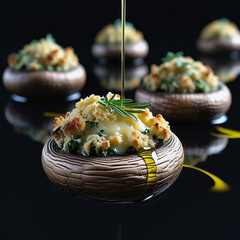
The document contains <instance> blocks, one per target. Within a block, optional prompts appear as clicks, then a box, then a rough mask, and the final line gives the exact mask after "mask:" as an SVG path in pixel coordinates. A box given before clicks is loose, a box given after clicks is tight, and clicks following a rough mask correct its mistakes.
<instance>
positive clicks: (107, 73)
mask: <svg viewBox="0 0 240 240" xmlns="http://www.w3.org/2000/svg"><path fill="white" fill-rule="evenodd" d="M125 69H126V71H125V83H124V88H125V90H133V89H135V88H137V87H138V86H139V85H140V83H141V79H142V78H143V77H144V76H145V75H146V74H147V72H148V67H147V65H146V64H142V65H136V66H135V65H129V64H127V65H126V68H125ZM93 71H94V74H95V75H96V76H97V77H98V78H99V79H100V84H101V86H102V87H104V88H105V89H108V90H115V91H120V90H121V72H120V68H119V65H116V64H108V65H100V64H98V65H95V66H94V69H93Z"/></svg>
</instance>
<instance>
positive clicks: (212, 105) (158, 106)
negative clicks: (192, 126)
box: [135, 83, 232, 122]
mask: <svg viewBox="0 0 240 240" xmlns="http://www.w3.org/2000/svg"><path fill="white" fill-rule="evenodd" d="M135 100H136V101H137V102H147V103H149V102H150V103H151V104H152V105H151V107H150V109H151V111H152V112H153V113H154V114H158V113H161V114H162V115H163V116H164V118H166V119H168V120H169V121H176V122H198V121H210V120H212V119H216V118H218V117H220V116H221V115H223V114H225V113H226V112H227V111H228V109H229V108H230V106H231V102H232V96H231V93H230V90H229V89H228V87H227V86H226V85H225V84H224V83H220V88H219V90H217V91H215V92H209V93H161V92H150V91H146V90H145V89H143V88H139V89H137V91H136V93H135Z"/></svg>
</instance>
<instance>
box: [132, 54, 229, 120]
mask: <svg viewBox="0 0 240 240" xmlns="http://www.w3.org/2000/svg"><path fill="white" fill-rule="evenodd" d="M162 60H163V64H161V65H160V66H156V65H152V67H151V72H150V74H149V75H148V76H146V77H145V78H144V81H143V87H142V88H139V89H138V90H137V91H136V93H135V99H136V101H139V102H151V104H152V106H151V110H152V111H153V112H154V113H159V112H160V113H162V114H163V115H164V116H165V117H166V118H167V119H168V120H169V121H183V122H194V121H209V120H212V119H216V118H218V117H220V116H221V115H223V114H224V113H226V112H227V110H228V109H229V107H230V105H231V93H230V91H229V89H228V87H227V86H226V85H225V84H223V83H221V82H219V81H218V78H217V76H215V75H214V73H213V71H212V69H211V68H210V67H209V66H205V65H203V64H202V63H201V62H199V61H194V60H193V59H192V58H191V57H183V56H182V53H181V52H178V53H176V54H174V53H172V52H169V53H168V54H167V56H166V57H165V58H163V59H162Z"/></svg>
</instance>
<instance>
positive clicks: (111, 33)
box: [92, 20, 148, 59]
mask: <svg viewBox="0 0 240 240" xmlns="http://www.w3.org/2000/svg"><path fill="white" fill-rule="evenodd" d="M125 31H126V35H125V36H126V38H125V39H126V45H125V57H126V59H136V58H144V57H146V56H147V54H148V43H147V42H146V40H144V38H143V34H142V33H141V32H139V31H137V30H136V29H135V27H134V26H133V24H131V23H126V26H125ZM92 54H93V56H94V57H95V58H103V59H120V56H121V21H120V20H116V21H115V22H114V24H109V25H107V26H105V27H104V28H103V30H101V31H100V32H99V33H98V34H97V36H96V40H95V43H94V44H93V47H92Z"/></svg>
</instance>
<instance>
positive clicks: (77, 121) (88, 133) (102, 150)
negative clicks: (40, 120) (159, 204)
mask: <svg viewBox="0 0 240 240" xmlns="http://www.w3.org/2000/svg"><path fill="white" fill-rule="evenodd" d="M112 96H113V94H112V93H110V92H109V93H108V94H107V98H108V99H110V98H111V97H112ZM115 99H120V96H119V95H115ZM99 100H101V97H100V96H97V95H94V94H92V95H91V96H89V97H86V98H85V99H81V100H80V101H79V102H77V103H76V108H74V109H73V110H72V111H71V112H67V113H66V115H65V118H64V117H59V118H55V119H54V129H53V131H52V136H53V137H54V139H55V141H56V143H57V145H58V147H59V148H60V149H61V150H63V151H66V152H69V153H73V154H81V155H85V156H112V155H126V154H128V153H129V154H130V153H133V149H134V151H137V150H139V149H141V148H144V147H150V148H154V147H156V146H157V145H159V144H162V143H163V142H165V141H167V140H168V139H169V138H170V135H171V131H170V127H169V124H168V122H167V121H165V119H164V118H163V117H162V115H161V114H159V115H157V116H156V117H154V116H153V114H152V113H151V112H150V110H149V109H148V108H147V109H144V111H143V112H142V113H134V115H135V116H136V117H137V119H138V121H137V122H136V121H134V120H133V119H132V118H130V117H126V118H124V117H122V116H120V115H119V114H117V113H116V112H112V111H111V109H110V107H107V108H106V107H104V106H103V105H101V104H100V103H98V101H99ZM130 150H131V151H130Z"/></svg>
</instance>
